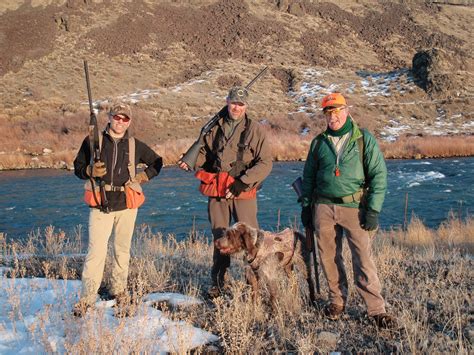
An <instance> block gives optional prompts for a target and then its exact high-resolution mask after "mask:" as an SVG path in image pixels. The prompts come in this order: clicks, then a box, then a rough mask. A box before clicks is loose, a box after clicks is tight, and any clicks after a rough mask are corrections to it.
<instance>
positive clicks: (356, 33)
mask: <svg viewBox="0 0 474 355" xmlns="http://www.w3.org/2000/svg"><path fill="white" fill-rule="evenodd" d="M473 20H474V7H473V6H472V5H468V4H466V3H465V2H463V1H457V2H456V1H445V2H442V3H441V2H437V3H436V4H433V3H432V2H431V1H427V2H426V3H422V2H413V3H406V2H400V3H395V2H390V3H379V4H374V3H373V2H369V1H367V2H364V1H344V2H339V1H327V2H319V1H309V0H308V1H295V0H294V1H291V0H288V1H283V0H278V1H271V0H267V1H265V0H260V1H241V0H219V1H212V0H188V1H186V2H184V1H183V2H176V1H171V0H170V1H158V2H157V1H146V0H141V1H140V0H137V1H107V0H104V1H92V0H66V1H64V0H61V1H60V0H57V1H55V0H49V1H48V0H35V1H22V0H8V1H3V2H2V4H0V63H1V65H0V94H1V96H2V101H1V102H0V128H1V129H2V132H7V134H6V139H4V140H2V141H0V151H3V152H11V151H15V150H21V151H25V150H26V151H28V152H34V151H37V150H38V149H42V148H44V147H51V148H53V149H55V150H58V149H65V150H67V149H76V148H77V147H78V145H79V144H80V141H81V140H82V138H83V136H84V135H85V133H86V126H87V120H88V117H87V116H88V114H87V110H88V108H87V105H86V103H87V96H86V90H85V82H84V75H83V69H82V68H83V67H82V61H83V59H87V60H88V62H89V67H90V71H91V73H90V75H91V81H92V93H93V96H94V100H96V101H97V104H98V105H99V106H101V107H103V108H105V107H106V106H107V102H108V101H109V100H110V99H112V98H120V99H122V100H124V101H129V102H132V103H133V104H134V111H135V113H136V117H137V120H135V123H136V124H135V130H136V133H137V135H138V136H139V137H141V138H143V139H145V140H147V141H148V142H149V143H152V144H153V143H162V142H165V141H173V140H176V139H177V138H186V137H187V138H192V137H195V136H196V134H197V132H198V131H199V127H200V126H201V125H202V124H203V123H204V122H205V121H206V120H207V119H208V118H209V115H210V114H212V113H214V112H215V111H216V110H218V109H219V108H220V107H222V104H223V103H224V98H225V95H226V93H227V90H228V89H229V88H230V86H232V85H234V84H236V83H242V84H245V83H247V82H248V81H249V80H251V78H252V77H253V76H254V75H255V74H256V73H257V72H258V71H259V70H260V69H261V68H263V67H264V66H269V68H270V70H269V74H267V75H266V76H265V77H264V78H263V79H262V80H260V81H259V82H258V83H257V84H256V85H255V86H254V88H253V92H252V95H251V107H250V110H251V113H252V116H253V117H255V118H257V119H262V120H263V119H265V120H266V121H265V122H269V124H270V126H271V127H272V129H275V130H278V129H281V130H288V131H291V132H294V133H301V132H303V131H304V130H305V129H308V128H309V129H310V131H311V130H312V131H313V132H312V133H315V132H316V131H317V130H318V128H319V129H320V128H321V121H320V117H319V111H318V108H319V101H320V98H321V97H322V96H323V95H324V94H326V93H328V92H330V91H335V90H338V91H342V92H344V93H345V94H346V96H347V97H348V100H349V103H350V104H351V106H352V107H351V110H352V113H353V116H354V117H355V118H356V120H358V121H359V122H360V123H361V124H362V125H363V126H366V127H368V128H370V129H372V130H374V131H375V132H376V134H377V135H378V136H379V137H380V138H382V139H385V140H394V139H397V137H398V136H400V135H404V134H405V135H406V134H409V135H431V134H443V135H446V134H460V133H462V134H465V133H467V134H472V133H473V132H474V123H473V122H474V118H473V105H472V95H473V92H474V90H473V87H474V85H473V80H474V79H473V78H474V76H473V75H472V74H473V58H472V53H474V51H473V49H474V48H473V47H474V44H473V41H472V38H471V37H470V36H471V31H470V30H471V24H472V21H473ZM417 53H418V54H417ZM412 69H413V70H412ZM306 131H307V130H306Z"/></svg>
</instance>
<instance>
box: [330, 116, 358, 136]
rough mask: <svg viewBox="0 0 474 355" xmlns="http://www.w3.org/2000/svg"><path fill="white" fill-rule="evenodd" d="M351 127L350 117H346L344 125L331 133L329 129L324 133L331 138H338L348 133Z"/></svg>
mask: <svg viewBox="0 0 474 355" xmlns="http://www.w3.org/2000/svg"><path fill="white" fill-rule="evenodd" d="M352 127H353V124H352V119H351V116H349V115H347V120H346V123H344V125H343V126H342V127H341V128H339V129H338V130H336V131H333V130H332V129H331V128H329V127H328V128H327V130H326V132H327V133H328V134H329V135H331V136H333V137H340V136H343V135H344V134H346V133H347V132H349V131H350V130H351V129H352Z"/></svg>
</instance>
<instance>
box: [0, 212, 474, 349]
mask: <svg viewBox="0 0 474 355" xmlns="http://www.w3.org/2000/svg"><path fill="white" fill-rule="evenodd" d="M85 248H86V245H85V244H84V243H82V238H81V236H80V235H66V234H65V233H64V232H60V231H59V232H57V231H55V230H54V228H52V227H51V228H48V229H46V230H44V231H42V232H41V233H38V234H36V235H33V236H31V237H30V239H29V240H27V241H25V242H23V243H19V242H11V243H7V241H6V240H5V239H4V238H2V236H1V235H0V250H1V262H0V266H1V269H2V273H3V276H2V277H1V280H2V281H1V282H2V285H3V286H2V287H3V288H4V289H5V290H6V293H5V295H6V296H5V297H6V299H5V302H3V303H2V306H1V308H2V314H3V315H4V316H2V324H4V328H3V329H2V330H1V331H0V344H1V346H2V349H10V350H11V351H13V350H14V349H17V350H19V349H22V348H23V347H25V346H28V347H30V349H36V350H37V351H40V352H41V351H51V349H53V350H54V349H57V351H59V352H61V349H64V350H67V352H73V353H76V352H84V353H95V352H114V351H118V350H120V352H144V351H147V350H150V349H156V346H158V345H159V344H157V343H158V342H159V341H161V339H162V338H163V334H168V333H167V332H168V331H170V332H174V336H173V337H172V338H169V341H170V342H171V341H172V339H174V341H173V344H174V346H175V347H174V351H176V352H184V351H185V350H186V349H190V348H192V347H193V346H192V345H190V342H191V341H192V337H186V334H188V333H186V332H187V329H189V327H191V326H194V327H197V328H201V329H203V330H205V331H207V332H209V333H212V334H214V335H215V336H217V338H218V340H215V339H213V338H212V337H208V339H213V340H212V343H211V344H207V345H202V346H200V347H198V348H197V350H198V351H202V352H208V351H218V352H224V353H234V352H239V353H247V352H251V353H255V352H257V353H258V352H268V351H275V352H301V353H312V352H315V351H316V352H321V353H327V352H331V351H349V352H377V353H385V352H400V353H407V352H409V353H417V352H423V353H433V352H435V353H470V352H472V350H473V341H474V329H473V327H472V324H470V323H469V314H470V311H471V309H470V303H471V300H470V299H469V297H470V289H471V284H472V279H473V276H474V275H473V270H474V260H473V258H472V255H473V253H474V220H473V219H472V218H467V219H465V220H460V219H458V218H454V217H453V218H451V219H449V220H448V221H446V222H445V223H443V224H442V225H441V226H440V227H439V228H436V229H429V228H427V227H426V226H424V225H423V223H421V222H420V220H418V219H416V218H414V219H412V221H411V223H410V224H409V225H408V227H407V229H406V231H403V230H392V231H387V232H382V231H381V232H379V233H378V234H377V236H376V237H375V240H374V246H373V250H374V260H375V263H376V266H377V268H378V272H379V276H380V279H381V280H382V283H383V293H384V296H385V299H386V302H387V306H388V309H389V311H390V312H392V313H393V314H394V315H395V316H396V317H397V318H398V321H399V325H400V329H399V330H395V331H380V330H378V329H377V328H376V327H375V326H374V324H372V323H371V322H370V320H369V319H368V318H367V316H366V313H365V306H364V304H363V302H362V300H361V299H360V297H358V296H357V294H356V292H355V290H354V286H353V280H352V273H350V272H349V273H348V274H349V275H348V276H349V284H350V295H351V296H350V298H349V301H348V304H347V309H346V313H345V315H344V316H343V317H342V319H341V320H340V321H337V322H333V321H329V320H327V319H325V318H324V316H323V314H322V312H321V308H320V305H321V304H322V300H321V301H319V302H318V306H317V307H309V306H308V304H307V303H306V301H307V299H306V297H307V291H306V288H305V285H304V283H303V282H302V280H301V279H300V278H298V277H295V278H294V279H293V280H292V282H294V283H293V284H291V287H290V289H291V290H292V292H289V293H282V294H288V295H289V296H288V297H282V298H281V300H280V307H279V309H278V310H277V311H276V312H274V313H271V312H270V309H269V305H268V304H267V302H259V303H258V304H256V305H253V304H252V303H251V302H248V297H249V289H248V286H247V285H246V283H245V281H244V279H243V267H244V265H243V262H242V259H239V260H234V261H233V263H232V267H231V269H230V278H229V280H228V281H229V283H228V288H227V289H226V293H225V296H224V297H220V298H217V299H215V300H213V301H211V300H208V299H207V298H206V297H205V290H206V289H207V288H208V287H209V270H210V265H211V259H212V258H211V256H212V248H211V246H210V245H209V244H208V243H207V239H206V238H205V236H203V235H195V236H194V238H188V239H187V240H186V241H177V240H176V239H175V238H174V237H173V235H168V236H163V235H162V234H160V233H153V232H151V230H150V229H149V228H147V227H146V226H142V227H141V228H139V229H138V230H137V233H136V236H135V238H134V243H133V247H132V260H131V265H130V276H129V285H130V290H131V292H134V293H135V294H136V295H137V296H138V298H139V299H140V303H139V307H141V305H142V304H146V305H148V306H150V305H151V307H152V308H150V309H149V310H148V313H145V315H143V314H141V315H138V316H137V317H138V318H130V319H122V320H113V316H111V314H110V312H109V308H108V307H110V305H108V306H104V307H105V308H103V307H99V308H98V309H97V310H95V311H92V312H91V314H90V316H89V317H87V318H85V319H83V320H77V319H74V318H73V317H72V316H71V315H70V311H69V309H70V308H69V307H65V306H64V305H66V304H67V305H70V304H72V303H73V302H74V301H77V297H78V294H77V290H78V287H77V284H74V285H76V286H75V289H76V291H75V292H70V287H66V286H65V285H63V284H61V285H59V284H58V285H57V286H56V287H55V286H54V282H58V280H64V282H66V280H77V279H78V278H79V277H80V272H81V267H82V262H83V258H84V253H85V251H86V250H85ZM344 260H346V266H347V270H351V262H350V260H351V258H350V254H349V250H348V248H347V245H345V244H344ZM110 265H111V258H110V255H109V257H108V259H107V263H106V270H105V279H106V281H105V282H107V280H108V278H109V277H110ZM31 277H38V278H42V279H43V278H44V279H46V281H48V282H50V283H51V285H53V286H51V287H52V289H51V290H48V289H45V290H44V293H46V294H48V293H49V294H53V293H56V294H57V296H56V297H57V300H58V302H57V304H58V305H59V304H60V305H63V306H60V307H56V306H55V305H54V303H53V304H48V303H47V302H46V304H44V305H42V307H38V304H39V301H38V297H39V296H40V293H39V292H40V288H38V287H36V288H35V287H31V288H29V287H22V292H21V295H19V294H18V291H17V289H16V288H14V287H12V286H11V285H13V284H14V282H18V283H20V282H21V281H22V280H26V279H25V278H31ZM15 279H16V281H15ZM321 281H322V296H321V298H322V299H324V298H325V297H326V292H327V285H326V283H325V281H324V277H323V275H322V274H321ZM72 282H75V283H77V281H72ZM295 287H296V289H295ZM296 290H300V292H301V293H302V296H303V298H300V297H295V296H294V295H293V292H298V291H296ZM150 293H152V294H153V295H160V294H163V293H166V294H168V295H169V294H170V293H180V294H182V295H184V296H183V297H182V298H188V299H198V300H199V302H194V303H192V304H189V305H186V304H184V305H183V304H182V305H181V306H177V305H176V304H173V303H172V302H167V301H162V302H158V301H156V302H150V297H149V295H150ZM290 294H291V295H290ZM20 296H21V297H20ZM155 297H156V299H160V297H159V296H155ZM162 298H163V297H162ZM65 300H67V302H66V301H65ZM35 307H36V308H35ZM32 309H34V310H35V312H34V313H31V312H30V313H31V315H30V313H29V311H31V310H32ZM158 310H159V312H158ZM163 316H164V317H166V318H167V319H170V320H173V321H179V326H174V325H173V326H172V327H170V328H169V329H168V327H166V326H165V327H164V328H156V326H155V323H156V321H157V319H158V317H160V318H159V319H163V318H161V317H163ZM111 317H112V318H111ZM111 319H112V320H113V321H111ZM137 322H138V323H137ZM24 324H28V327H26V326H25V325H24ZM133 324H139V325H140V327H139V328H140V329H141V330H138V329H135V328H132V329H133V331H128V330H130V329H131V328H130V327H133ZM166 324H169V323H166ZM56 327H59V329H58V328H56ZM87 329H95V330H96V333H95V334H91V332H90V331H88V330H87ZM145 329H147V330H150V329H153V330H154V331H155V332H156V333H153V332H149V331H144V330H145ZM7 335H8V336H9V337H8V338H7V337H6V336H7ZM169 336H170V337H171V333H170V334H169ZM176 340H177V341H176ZM7 351H8V350H7Z"/></svg>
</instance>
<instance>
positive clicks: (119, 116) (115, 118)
mask: <svg viewBox="0 0 474 355" xmlns="http://www.w3.org/2000/svg"><path fill="white" fill-rule="evenodd" d="M112 118H113V119H114V121H120V120H122V122H125V123H127V122H128V121H130V117H128V116H125V115H113V116H112Z"/></svg>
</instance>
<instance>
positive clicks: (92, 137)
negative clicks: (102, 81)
mask: <svg viewBox="0 0 474 355" xmlns="http://www.w3.org/2000/svg"><path fill="white" fill-rule="evenodd" d="M84 73H85V75H86V85H87V96H88V98H89V110H90V120H89V149H90V153H91V160H90V166H91V168H92V166H93V165H94V163H96V162H98V161H100V145H99V127H98V126H97V116H96V115H95V112H94V107H93V105H92V94H91V84H90V81H89V66H88V65H87V60H84ZM90 180H91V185H92V194H93V195H94V199H95V202H96V204H97V206H100V210H101V211H102V212H104V213H109V212H110V211H109V202H108V201H107V196H106V195H105V182H104V181H103V180H102V179H101V178H95V179H94V178H92V177H91V178H90ZM96 184H97V186H99V195H100V199H99V198H97V195H96V193H95V185H96Z"/></svg>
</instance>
